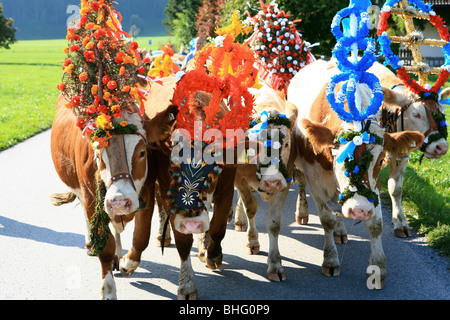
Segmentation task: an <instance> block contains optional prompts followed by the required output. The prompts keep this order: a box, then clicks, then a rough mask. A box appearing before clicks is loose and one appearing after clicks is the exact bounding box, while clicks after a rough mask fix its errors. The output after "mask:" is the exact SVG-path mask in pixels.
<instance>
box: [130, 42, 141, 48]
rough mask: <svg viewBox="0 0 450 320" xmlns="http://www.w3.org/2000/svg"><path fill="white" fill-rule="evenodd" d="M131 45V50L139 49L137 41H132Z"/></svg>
mask: <svg viewBox="0 0 450 320" xmlns="http://www.w3.org/2000/svg"><path fill="white" fill-rule="evenodd" d="M130 46H131V50H137V48H138V47H139V45H138V43H137V42H132V43H131V44H130Z"/></svg>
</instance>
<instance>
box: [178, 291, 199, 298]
mask: <svg viewBox="0 0 450 320" xmlns="http://www.w3.org/2000/svg"><path fill="white" fill-rule="evenodd" d="M177 300H198V294H197V291H196V292H193V293H189V294H180V293H179V294H178V295H177Z"/></svg>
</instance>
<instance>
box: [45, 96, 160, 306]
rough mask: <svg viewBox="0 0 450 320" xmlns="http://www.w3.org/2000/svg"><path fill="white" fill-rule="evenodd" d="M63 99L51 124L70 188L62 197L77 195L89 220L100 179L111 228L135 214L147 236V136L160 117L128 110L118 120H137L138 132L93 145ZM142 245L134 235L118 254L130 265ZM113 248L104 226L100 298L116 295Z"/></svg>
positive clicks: (54, 150) (58, 164) (55, 153)
mask: <svg viewBox="0 0 450 320" xmlns="http://www.w3.org/2000/svg"><path fill="white" fill-rule="evenodd" d="M64 103H65V100H64V98H63V97H62V96H60V97H59V98H58V102H57V111H56V116H55V119H54V121H53V125H52V132H51V154H52V159H53V163H54V166H55V170H56V172H57V173H58V175H59V177H60V179H61V180H62V182H63V183H64V184H66V185H67V186H68V187H69V188H70V189H71V193H70V196H69V197H67V198H66V201H65V202H70V201H73V200H74V199H75V196H76V197H77V198H78V199H79V200H80V202H81V203H82V205H83V209H84V212H85V216H86V219H87V221H88V222H89V221H91V218H92V216H93V214H94V211H95V205H96V190H97V185H98V183H100V182H103V183H104V184H105V186H106V195H105V199H104V204H105V206H104V209H105V211H106V213H107V214H108V216H109V218H110V219H111V223H112V225H113V226H114V229H116V230H123V226H124V225H125V224H126V223H127V222H129V221H131V220H132V219H133V218H134V217H135V219H136V225H137V227H136V230H135V234H142V235H143V237H145V236H146V231H145V230H144V231H142V228H144V229H145V228H146V227H147V226H148V227H149V225H150V220H151V217H152V213H153V203H154V201H153V197H152V194H151V193H150V192H149V191H148V188H145V187H143V186H144V184H148V175H147V173H148V166H147V161H148V153H147V143H148V142H152V140H149V138H152V135H151V134H150V133H152V132H153V134H154V135H157V134H156V133H155V132H156V130H157V129H158V128H159V126H160V125H161V120H160V121H159V122H158V121H157V122H151V121H146V120H145V119H144V118H142V117H141V116H140V115H139V110H138V108H137V107H136V108H134V109H131V110H129V111H126V112H124V113H123V117H121V118H119V119H117V121H119V122H121V121H127V123H129V124H134V125H136V126H137V128H138V131H137V134H117V135H113V136H112V138H111V139H110V140H109V146H108V147H104V148H99V149H94V148H93V147H92V146H91V145H90V143H89V141H88V139H85V138H83V137H82V135H81V131H80V129H79V128H78V127H77V126H76V125H75V123H76V121H77V120H76V117H75V116H74V114H73V112H71V111H70V110H68V109H67V108H66V107H65V106H64ZM155 124H157V125H158V126H156V125H155ZM153 127H155V128H153ZM63 202H64V201H63ZM145 203H147V204H148V206H145V205H144V204H145ZM142 243H144V245H142ZM145 247H146V245H145V239H142V237H136V238H134V240H133V249H132V250H130V252H129V253H128V254H127V256H126V257H125V258H124V259H122V260H121V264H122V263H123V266H122V268H123V269H124V270H125V271H126V268H128V265H129V264H130V262H132V263H131V264H132V265H134V264H136V262H137V261H139V259H140V254H141V253H142V251H143V250H144V249H145ZM115 249H116V245H115V241H114V237H112V236H111V233H109V232H108V239H107V243H106V246H105V248H104V250H103V251H102V252H101V253H100V254H99V255H98V257H99V259H100V263H101V267H102V284H101V298H102V299H116V298H117V293H116V286H115V282H114V277H113V274H112V268H113V261H114V259H115V256H116V255H118V253H117V252H116V250H115ZM119 255H120V256H121V253H120V254H119Z"/></svg>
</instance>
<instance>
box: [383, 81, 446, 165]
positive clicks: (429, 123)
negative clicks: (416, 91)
mask: <svg viewBox="0 0 450 320" xmlns="http://www.w3.org/2000/svg"><path fill="white" fill-rule="evenodd" d="M397 88H398V89H397ZM400 90H402V87H401V86H400V87H396V90H389V89H385V88H383V94H384V97H385V106H384V107H385V109H387V110H389V112H390V113H391V115H395V118H396V123H395V127H394V128H393V129H394V130H395V131H405V130H410V131H411V130H413V131H419V132H420V133H422V134H423V135H424V136H425V140H424V144H423V145H422V146H421V148H420V150H421V151H422V152H423V153H424V155H425V157H427V158H430V159H432V158H440V157H441V156H443V155H445V154H446V153H447V151H448V142H447V141H446V137H447V124H446V122H445V117H444V113H443V110H442V109H443V108H442V106H441V105H440V103H439V102H437V101H436V100H432V99H430V100H423V99H420V98H419V96H416V95H412V94H411V93H408V92H407V91H406V90H403V91H400ZM449 95H450V88H447V89H445V90H443V91H442V93H441V99H446V98H447V97H448V96H449Z"/></svg>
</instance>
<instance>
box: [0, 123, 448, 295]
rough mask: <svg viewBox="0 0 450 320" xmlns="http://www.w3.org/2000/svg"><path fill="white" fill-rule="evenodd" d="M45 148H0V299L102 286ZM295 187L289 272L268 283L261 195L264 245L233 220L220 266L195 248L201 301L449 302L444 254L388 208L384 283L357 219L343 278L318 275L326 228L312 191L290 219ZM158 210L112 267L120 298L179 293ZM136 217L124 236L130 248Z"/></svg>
mask: <svg viewBox="0 0 450 320" xmlns="http://www.w3.org/2000/svg"><path fill="white" fill-rule="evenodd" d="M65 191H67V189H66V187H65V186H64V185H63V183H62V182H61V181H60V180H59V178H58V176H57V175H56V173H55V171H54V168H53V163H52V161H51V156H50V131H46V132H44V133H42V134H39V135H37V136H35V137H33V138H31V139H29V140H27V141H26V142H24V143H21V144H19V145H17V146H15V147H13V148H11V149H9V150H6V151H3V152H0V203H1V205H0V257H1V259H0V300H10V299H15V300H25V299H26V300H44V299H45V300H48V299H50V300H53V299H58V300H66V299H71V300H72V299H75V300H96V299H98V298H99V289H100V263H99V261H98V259H97V258H96V257H89V256H87V255H86V253H85V250H84V242H85V240H84V234H85V229H86V227H85V222H84V218H83V213H82V209H81V206H80V205H79V204H68V205H65V206H62V207H53V206H52V205H51V202H50V200H49V195H50V194H52V193H55V192H65ZM296 196H297V186H293V187H292V190H291V192H290V193H289V195H288V198H287V201H286V204H285V206H284V213H283V221H282V229H281V232H280V237H279V245H280V251H281V255H282V258H283V266H284V269H285V272H286V276H287V280H286V281H285V282H282V283H273V282H270V281H269V280H268V279H267V277H266V269H267V266H266V259H267V252H268V235H267V233H266V230H265V225H264V213H265V210H266V208H267V206H266V204H265V203H264V202H262V201H261V200H260V211H259V213H258V215H257V225H258V228H259V231H260V243H261V253H260V254H259V255H255V256H251V255H247V254H246V253H245V244H246V234H245V233H242V232H236V231H235V230H234V229H233V225H232V223H230V224H229V225H228V230H227V233H226V236H225V239H224V241H223V253H224V259H223V260H224V262H223V270H222V271H220V272H219V271H211V270H209V269H207V268H206V267H205V265H204V264H202V263H201V262H200V261H199V259H198V258H197V256H196V254H197V244H196V242H194V247H193V249H192V265H193V268H194V270H195V272H196V281H197V287H198V290H199V299H201V300H241V299H243V300H303V299H307V300H308V299H311V300H318V299H320V300H323V299H326V300H355V299H356V300H396V299H402V300H409V299H414V300H429V299H433V300H448V299H450V271H449V260H448V259H447V258H445V257H441V256H439V255H438V254H437V253H436V252H434V251H433V250H432V249H430V248H429V247H428V246H426V244H425V242H424V239H423V238H421V237H420V236H417V235H415V236H414V237H413V238H410V239H399V238H396V237H395V236H394V233H393V228H392V225H391V219H390V216H389V214H385V215H384V234H383V246H384V251H385V253H386V256H387V259H388V264H387V278H386V285H385V286H384V288H383V289H382V290H369V289H368V288H367V286H366V268H367V266H368V259H369V255H370V248H369V241H368V233H367V231H366V229H365V226H364V224H363V223H359V224H356V225H354V222H353V221H350V220H345V223H346V226H347V230H348V232H349V242H348V244H345V245H343V244H341V245H338V250H339V256H340V259H341V274H340V276H339V277H333V278H327V277H325V276H323V275H322V274H321V263H322V246H323V230H322V227H321V225H320V223H319V219H318V216H317V214H316V213H315V212H314V210H315V207H314V203H313V201H312V199H311V198H310V197H309V199H308V200H309V203H310V208H311V211H312V212H313V213H312V214H311V217H310V223H309V224H308V225H306V226H300V225H297V224H296V222H295V218H294V211H295V209H294V208H295V201H296ZM156 217H157V214H155V215H154V218H153V226H152V230H153V231H152V234H153V236H152V239H151V243H150V245H149V247H148V249H147V250H146V251H145V252H144V254H143V257H142V258H143V260H142V262H141V265H140V267H139V268H138V269H137V271H136V272H135V273H134V274H133V275H132V276H130V277H123V276H121V275H120V274H119V273H118V274H116V278H115V279H116V284H117V295H118V298H119V299H122V300H129V299H136V300H174V299H176V298H177V285H178V271H179V257H178V253H177V251H176V248H175V246H174V244H173V243H172V245H171V246H170V247H168V248H166V249H165V251H164V255H162V253H161V249H160V248H157V247H156V245H155V243H156V242H155V239H154V235H155V232H154V230H155V227H156V224H157V220H156ZM132 231H133V225H132V224H130V225H129V226H127V228H126V230H125V232H124V233H123V236H122V242H123V247H124V250H125V251H126V250H127V249H128V248H130V243H131V238H132Z"/></svg>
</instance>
